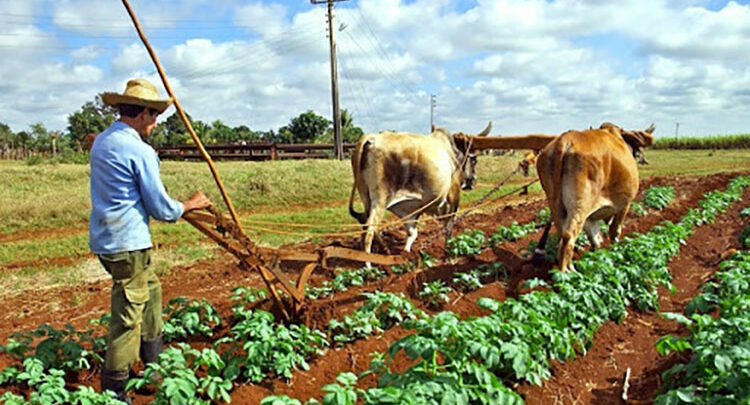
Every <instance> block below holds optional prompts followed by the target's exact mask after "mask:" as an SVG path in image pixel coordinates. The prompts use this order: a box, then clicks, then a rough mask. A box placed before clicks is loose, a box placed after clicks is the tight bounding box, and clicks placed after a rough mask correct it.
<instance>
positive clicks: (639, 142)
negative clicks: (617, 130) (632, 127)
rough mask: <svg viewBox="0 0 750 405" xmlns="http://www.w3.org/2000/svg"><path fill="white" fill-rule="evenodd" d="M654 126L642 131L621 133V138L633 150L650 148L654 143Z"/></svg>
mask: <svg viewBox="0 0 750 405" xmlns="http://www.w3.org/2000/svg"><path fill="white" fill-rule="evenodd" d="M653 132H654V124H651V126H650V127H648V128H646V129H645V130H643V131H622V138H623V139H624V140H625V142H627V143H628V144H629V145H630V146H632V147H634V148H642V147H645V146H651V144H653V143H654V137H653V135H652V133H653Z"/></svg>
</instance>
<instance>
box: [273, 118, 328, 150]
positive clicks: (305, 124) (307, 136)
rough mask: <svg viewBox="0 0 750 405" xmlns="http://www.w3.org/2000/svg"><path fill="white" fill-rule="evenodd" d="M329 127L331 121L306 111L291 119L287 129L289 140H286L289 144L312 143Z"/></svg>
mask: <svg viewBox="0 0 750 405" xmlns="http://www.w3.org/2000/svg"><path fill="white" fill-rule="evenodd" d="M330 125H331V121H329V120H327V119H326V118H325V117H322V116H320V115H318V114H315V113H314V112H313V111H312V110H308V111H307V112H305V113H302V114H300V115H299V117H297V118H292V120H291V122H290V123H289V125H288V127H287V128H288V130H289V132H290V133H291V138H290V139H288V140H289V142H291V143H306V142H312V141H313V140H315V138H317V137H319V136H321V135H322V134H324V133H325V131H326V129H328V126H330ZM281 132H282V131H281V129H279V133H281Z"/></svg>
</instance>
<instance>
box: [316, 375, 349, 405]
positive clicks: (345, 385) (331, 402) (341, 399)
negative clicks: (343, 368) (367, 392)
mask: <svg viewBox="0 0 750 405" xmlns="http://www.w3.org/2000/svg"><path fill="white" fill-rule="evenodd" d="M336 382H337V384H328V385H325V386H323V391H325V392H326V394H325V396H324V397H323V405H356V403H357V389H356V388H354V385H355V384H357V376H356V374H354V373H350V372H346V373H341V374H339V375H338V376H337V377H336Z"/></svg>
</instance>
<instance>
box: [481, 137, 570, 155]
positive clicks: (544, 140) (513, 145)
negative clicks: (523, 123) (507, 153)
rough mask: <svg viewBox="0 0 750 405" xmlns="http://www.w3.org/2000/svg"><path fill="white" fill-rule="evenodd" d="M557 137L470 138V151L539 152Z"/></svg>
mask: <svg viewBox="0 0 750 405" xmlns="http://www.w3.org/2000/svg"><path fill="white" fill-rule="evenodd" d="M557 137H558V135H545V134H530V135H514V136H470V138H471V149H472V150H487V149H531V150H535V151H539V150H541V149H543V148H544V147H545V146H547V144H548V143H550V142H552V141H553V140H555V139H556V138H557Z"/></svg>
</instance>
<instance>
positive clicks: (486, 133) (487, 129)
mask: <svg viewBox="0 0 750 405" xmlns="http://www.w3.org/2000/svg"><path fill="white" fill-rule="evenodd" d="M491 130H492V121H490V122H489V123H488V124H487V128H485V129H484V130H482V132H480V133H479V134H477V135H476V136H487V135H489V134H490V131H491Z"/></svg>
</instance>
